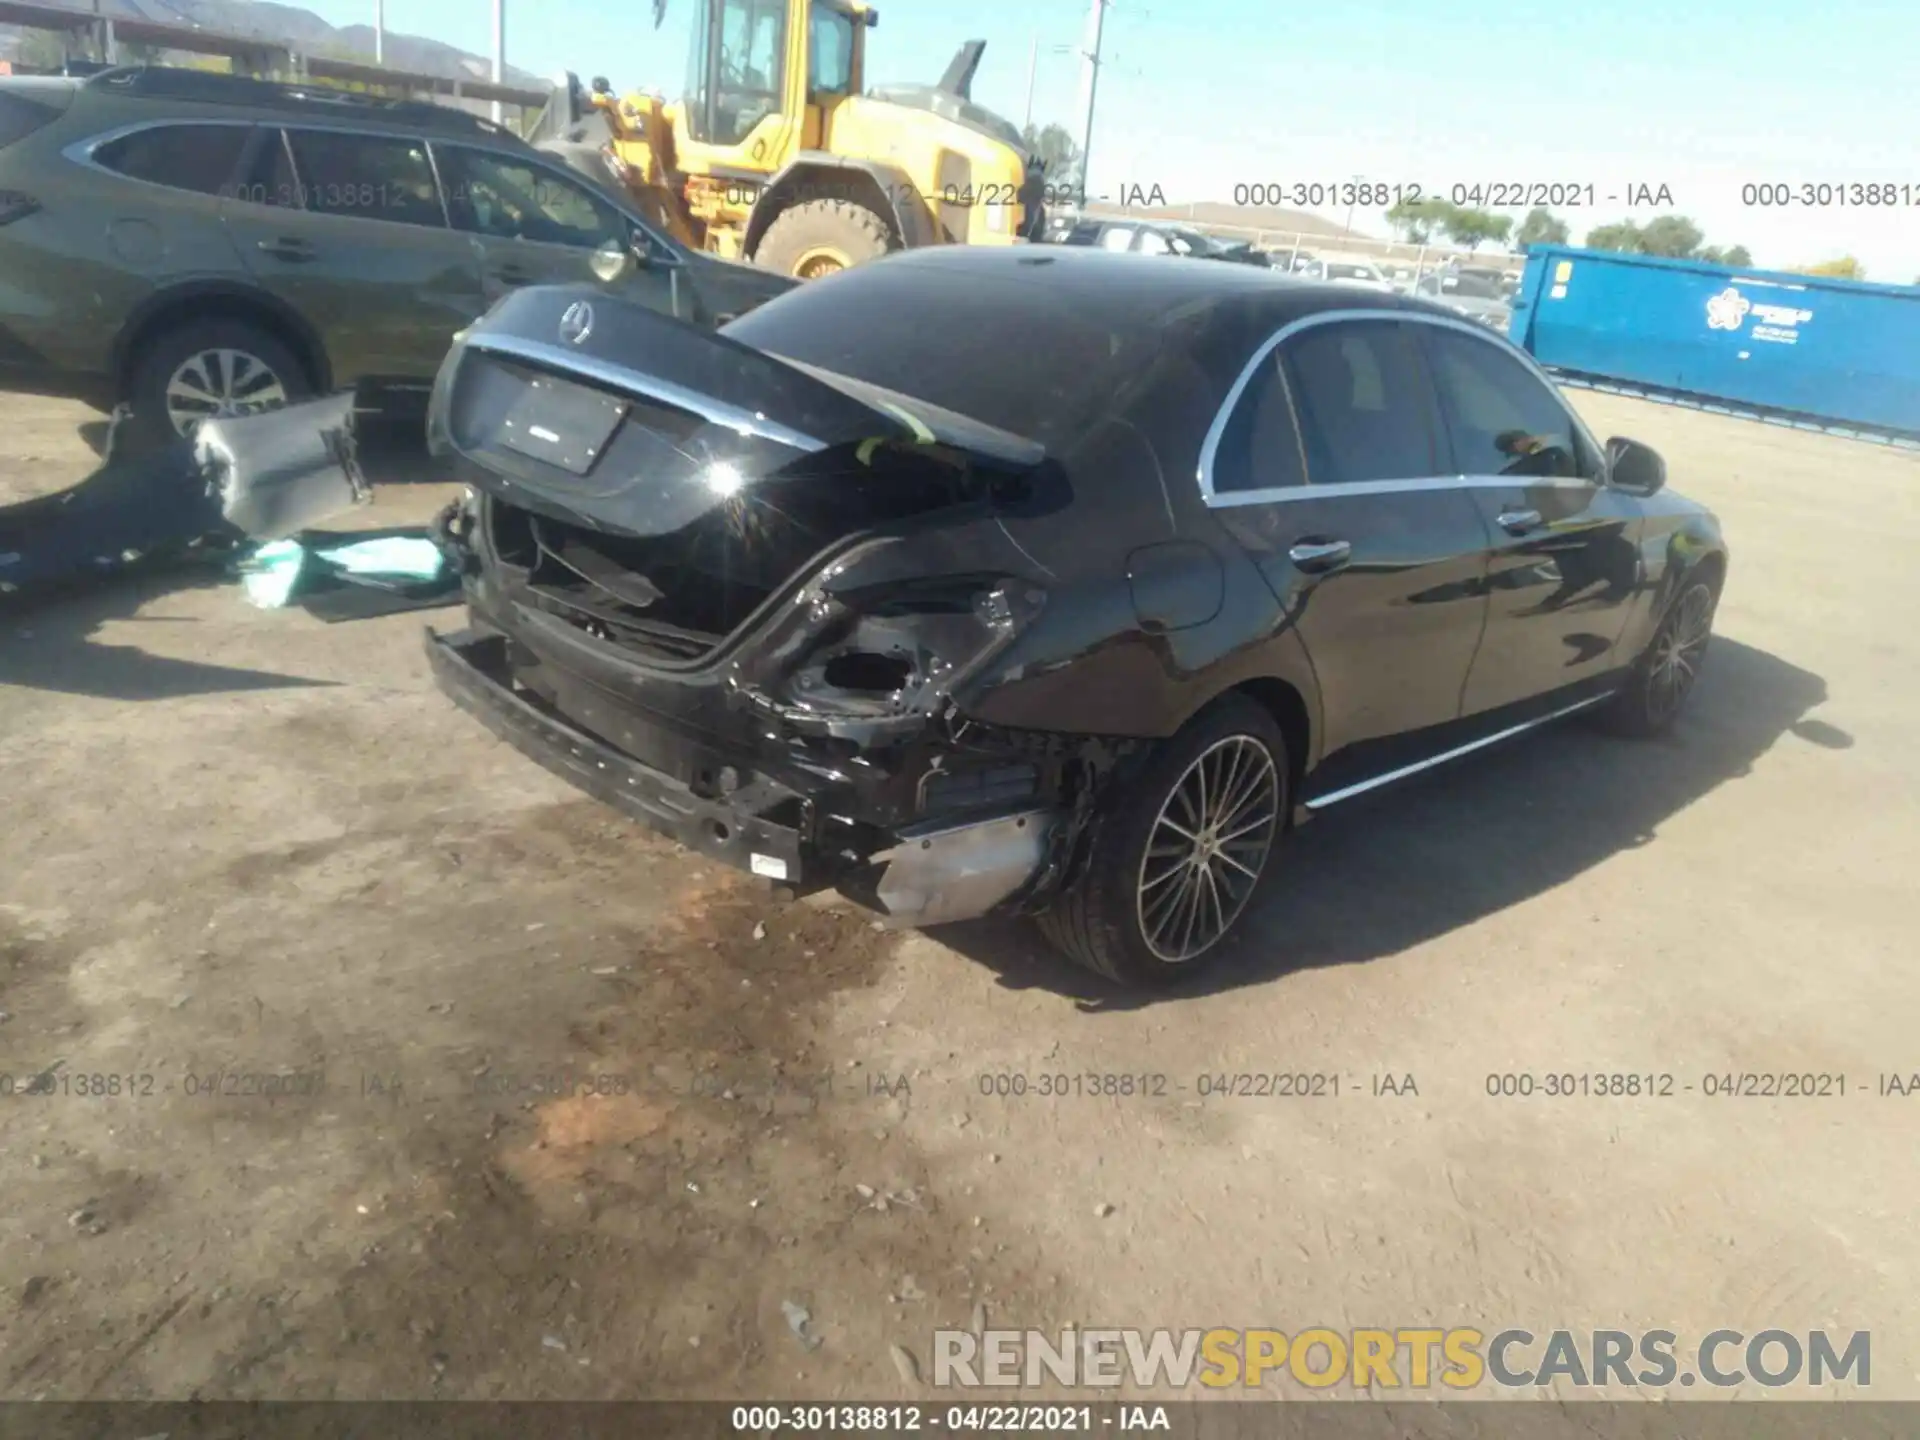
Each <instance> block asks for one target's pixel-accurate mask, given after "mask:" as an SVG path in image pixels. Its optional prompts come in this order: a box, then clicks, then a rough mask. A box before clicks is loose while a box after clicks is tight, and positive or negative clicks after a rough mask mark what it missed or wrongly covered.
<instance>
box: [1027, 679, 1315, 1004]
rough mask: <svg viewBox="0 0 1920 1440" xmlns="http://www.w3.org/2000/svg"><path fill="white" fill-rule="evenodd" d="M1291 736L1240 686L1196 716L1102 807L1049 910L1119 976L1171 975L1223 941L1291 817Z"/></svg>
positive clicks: (1194, 966) (1077, 953)
mask: <svg viewBox="0 0 1920 1440" xmlns="http://www.w3.org/2000/svg"><path fill="white" fill-rule="evenodd" d="M1288 789H1289V786H1288V769H1287V746H1286V740H1285V738H1284V737H1283V736H1282V735H1281V733H1280V727H1279V725H1278V724H1276V723H1275V722H1274V719H1273V717H1272V716H1271V715H1269V714H1268V713H1267V711H1266V710H1265V709H1263V708H1262V707H1261V706H1259V705H1257V704H1255V703H1254V702H1253V701H1251V700H1248V699H1246V698H1244V697H1241V696H1232V697H1229V698H1227V699H1225V700H1222V701H1220V702H1219V703H1217V704H1215V705H1213V706H1211V707H1210V708H1208V709H1207V710H1205V711H1203V712H1202V713H1201V714H1200V715H1198V716H1196V717H1195V718H1194V719H1193V720H1192V721H1190V722H1189V723H1188V724H1187V726H1186V728H1185V729H1183V730H1181V731H1180V732H1179V734H1177V735H1175V736H1174V737H1173V738H1172V739H1171V740H1169V741H1168V742H1167V743H1166V744H1165V745H1163V746H1162V747H1161V748H1160V749H1159V750H1158V751H1157V752H1156V753H1155V754H1154V755H1153V756H1152V758H1151V759H1150V760H1149V761H1148V763H1147V765H1146V766H1145V768H1144V769H1143V770H1142V771H1141V773H1140V774H1138V775H1137V776H1134V777H1132V778H1130V779H1129V780H1127V781H1126V782H1125V783H1124V784H1121V783H1116V784H1114V785H1113V786H1112V788H1111V791H1110V796H1111V798H1110V801H1109V804H1108V808H1107V809H1106V811H1105V813H1103V814H1099V815H1096V817H1095V818H1094V821H1093V828H1092V833H1091V835H1090V836H1089V837H1088V842H1087V843H1088V849H1087V854H1086V857H1085V858H1086V864H1085V867H1084V868H1083V869H1082V871H1081V874H1080V878H1079V879H1078V880H1077V881H1076V882H1075V883H1074V885H1073V887H1072V888H1071V889H1069V890H1068V891H1067V892H1066V893H1065V894H1064V895H1062V896H1061V897H1060V898H1059V899H1058V900H1057V901H1056V902H1055V903H1054V905H1053V908H1052V909H1050V910H1048V911H1047V912H1046V913H1045V914H1043V915H1042V916H1041V917H1040V927H1041V931H1042V933H1044V934H1045V935H1046V937H1047V939H1048V940H1050V941H1051V942H1052V943H1053V945H1054V946H1055V947H1056V948H1057V949H1059V950H1061V951H1064V952H1065V953H1066V954H1067V955H1069V956H1070V957H1072V958H1073V959H1074V960H1076V961H1078V962H1079V963H1080V964H1082V965H1085V966H1086V967H1088V968H1089V969H1091V970H1094V971H1097V972H1099V973H1100V974H1102V975H1105V976H1107V977H1108V978H1109V979H1112V980H1118V981H1122V982H1123V983H1127V984H1133V985H1155V986H1158V985H1169V984H1172V983H1174V982H1176V981H1178V980H1180V979H1182V978H1184V977H1185V976H1188V975H1192V974H1194V973H1195V972H1196V971H1198V970H1199V969H1200V968H1201V966H1202V964H1203V963H1204V962H1207V961H1211V960H1212V959H1213V958H1214V957H1215V956H1216V955H1217V954H1218V952H1219V951H1220V950H1221V949H1222V948H1223V946H1222V942H1223V941H1225V940H1226V938H1227V937H1228V935H1229V934H1231V933H1232V931H1233V929H1234V927H1235V925H1236V924H1238V923H1239V920H1240V918H1241V916H1242V915H1243V914H1244V913H1245V911H1246V908H1247V903H1248V901H1249V900H1251V899H1252V898H1253V893H1254V890H1255V889H1256V888H1257V887H1258V885H1259V883H1260V879H1261V877H1262V876H1263V875H1264V874H1265V873H1266V868H1267V861H1268V858H1269V857H1270V856H1271V855H1272V853H1273V847H1274V845H1275V843H1276V842H1277V841H1278V839H1279V837H1280V832H1281V831H1282V830H1283V829H1284V828H1285V826H1286V818H1287V805H1288V801H1289V795H1288Z"/></svg>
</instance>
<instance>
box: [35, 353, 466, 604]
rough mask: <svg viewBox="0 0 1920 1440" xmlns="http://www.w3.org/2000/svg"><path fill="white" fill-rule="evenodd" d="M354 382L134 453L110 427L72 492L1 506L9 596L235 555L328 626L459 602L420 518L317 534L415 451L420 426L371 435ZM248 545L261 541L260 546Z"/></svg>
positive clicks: (254, 580)
mask: <svg viewBox="0 0 1920 1440" xmlns="http://www.w3.org/2000/svg"><path fill="white" fill-rule="evenodd" d="M361 419H362V411H361V410H360V409H359V407H358V405H357V403H356V400H355V397H354V394H353V392H351V391H348V392H343V393H342V394H339V395H333V396H328V397H326V398H324V399H321V400H315V401H308V402H305V403H303V404H299V405H291V406H288V407H286V408H285V409H282V410H278V411H270V412H266V413H263V414H259V415H249V416H239V417H234V418H230V419H221V420H214V421H208V422H206V423H205V424H203V425H202V426H201V427H200V429H199V431H198V432H196V435H195V437H194V439H193V440H192V441H186V440H182V441H180V442H179V443H177V444H175V445H170V446H166V447H164V448H162V449H159V450H156V451H151V452H147V453H144V454H138V455H127V454H124V453H121V452H120V450H119V447H117V445H116V443H115V442H116V439H117V437H118V435H119V433H120V426H119V425H118V424H115V425H113V426H112V427H111V428H110V429H109V431H108V435H107V441H106V444H105V446H104V447H103V448H104V451H105V453H104V455H103V458H102V461H101V465H100V468H99V469H98V470H96V471H95V472H94V473H93V474H91V475H89V476H87V477H86V478H85V479H83V480H81V481H80V482H78V483H77V484H75V485H73V486H71V487H70V488H68V489H66V490H63V491H60V492H59V493H57V494H54V495H47V496H41V497H38V498H36V499H33V500H28V501H25V502H23V503H21V504H18V505H12V506H7V507H4V508H0V594H13V595H32V594H39V593H44V592H46V591H48V590H52V589H60V588H68V587H71V586H73V585H75V584H80V583H85V582H87V581H89V580H93V579H97V578H99V577H101V576H104V575H108V574H114V573H118V572H120V571H123V570H125V569H127V568H128V567H129V566H132V565H135V564H141V565H144V566H147V567H157V566H164V565H177V564H180V563H183V562H195V561H198V562H205V561H208V560H215V561H220V562H229V561H232V560H234V559H235V557H236V556H237V557H238V565H237V568H238V572H239V575H240V579H241V582H242V585H243V587H244V590H245V593H246V595H247V598H248V599H249V600H251V601H252V602H253V603H254V604H256V605H260V606H263V607H266V608H281V607H285V606H289V605H299V606H300V607H301V608H304V609H306V610H307V611H309V612H310V613H312V614H315V615H317V616H318V617H319V618H321V619H324V620H329V621H334V620H349V619H361V618H366V617H370V616H374V615H383V614H391V613H394V612H396V611H401V610H412V609H423V608H427V607H431V606H438V605H446V604H452V603H454V602H455V601H456V600H457V599H458V598H459V589H460V586H459V575H458V572H457V570H456V569H455V568H454V566H453V565H452V564H451V563H450V562H449V560H448V558H447V557H446V555H445V554H444V553H443V552H442V551H441V549H440V547H439V546H438V545H437V544H436V543H435V541H434V540H433V538H432V536H431V534H430V532H429V531H428V530H426V529H424V528H422V527H417V526H415V527H406V528H396V529H389V530H376V531H360V532H331V531H317V530H313V529H311V528H310V527H311V526H312V525H314V524H315V523H316V522H318V521H321V520H325V519H327V518H329V517H331V516H334V515H338V514H339V513H340V512H342V511H344V510H348V509H351V508H354V507H356V506H360V505H364V504H366V503H367V502H368V501H369V500H370V499H371V498H372V489H371V486H370V484H369V483H368V479H367V474H366V471H365V469H364V468H363V467H362V451H363V447H364V446H365V444H366V442H367V440H368V439H369V438H371V440H372V445H373V447H374V450H375V452H376V458H379V459H383V460H389V461H391V460H393V459H395V458H396V456H395V455H390V454H387V453H385V452H389V451H393V452H397V453H404V452H407V451H410V450H417V451H419V453H420V455H422V456H424V453H425V452H424V447H423V445H422V444H421V437H420V435H419V432H417V431H410V430H408V429H407V428H406V427H404V426H401V427H389V426H381V427H379V428H377V429H376V430H374V432H373V435H372V436H371V437H369V436H367V435H363V434H362V433H361ZM252 542H264V543H260V544H254V543H252Z"/></svg>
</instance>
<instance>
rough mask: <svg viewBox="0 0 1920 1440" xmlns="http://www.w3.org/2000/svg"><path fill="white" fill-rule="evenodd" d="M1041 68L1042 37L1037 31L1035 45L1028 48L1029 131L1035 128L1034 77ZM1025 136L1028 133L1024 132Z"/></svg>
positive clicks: (1034, 38)
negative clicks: (1035, 72)
mask: <svg viewBox="0 0 1920 1440" xmlns="http://www.w3.org/2000/svg"><path fill="white" fill-rule="evenodd" d="M1039 66H1040V35H1039V33H1038V32H1037V31H1036V32H1035V34H1034V37H1033V44H1031V45H1029V46H1028V47H1027V130H1031V129H1032V128H1033V76H1034V71H1035V70H1037V69H1038V68H1039ZM1021 133H1022V134H1025V133H1026V131H1022V132H1021Z"/></svg>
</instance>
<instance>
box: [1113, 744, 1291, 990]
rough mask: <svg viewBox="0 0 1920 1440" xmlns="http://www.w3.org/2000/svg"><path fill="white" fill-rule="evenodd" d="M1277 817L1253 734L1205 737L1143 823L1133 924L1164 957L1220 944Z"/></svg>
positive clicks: (1253, 879)
mask: <svg viewBox="0 0 1920 1440" xmlns="http://www.w3.org/2000/svg"><path fill="white" fill-rule="evenodd" d="M1279 824H1280V774H1279V771H1278V770H1277V769H1276V767H1275V766H1274V762H1273V755H1272V753H1271V752H1270V751H1268V749H1267V747H1266V746H1265V745H1263V744H1261V743H1260V742H1259V741H1258V740H1256V739H1254V738H1253V737H1252V736H1250V735H1230V736H1228V737H1227V738H1226V739H1224V740H1219V741H1216V742H1215V743H1214V744H1212V745H1210V746H1208V747H1207V748H1206V749H1205V750H1204V751H1202V752H1201V753H1200V755H1199V756H1198V757H1197V758H1196V759H1195V760H1194V762H1193V763H1192V764H1191V765H1189V766H1188V767H1187V768H1186V770H1185V772H1184V773H1182V775H1181V776H1180V779H1179V782H1178V783H1177V784H1175V785H1174V787H1173V789H1172V791H1171V792H1170V793H1169V794H1168V796H1167V798H1166V801H1165V802H1164V803H1163V804H1162V805H1161V806H1160V813H1159V814H1158V815H1156V816H1155V817H1154V822H1153V827H1152V828H1151V829H1150V830H1149V831H1148V832H1147V852H1146V854H1145V856H1144V857H1142V859H1141V862H1140V877H1139V882H1138V886H1137V889H1136V896H1137V901H1136V903H1137V904H1138V907H1139V918H1140V933H1141V934H1142V935H1143V936H1144V937H1145V939H1146V942H1147V948H1148V949H1149V950H1151V951H1152V952H1153V953H1154V955H1155V956H1156V957H1157V958H1159V959H1161V960H1164V961H1166V962H1167V963H1169V964H1183V963H1185V962H1187V961H1190V960H1197V959H1198V958H1199V957H1200V956H1201V955H1204V954H1205V953H1206V952H1207V951H1208V950H1211V949H1212V948H1213V947H1214V946H1215V945H1217V944H1218V943H1219V942H1220V940H1221V937H1223V936H1224V935H1225V934H1226V933H1227V931H1228V930H1229V929H1231V928H1232V927H1233V923H1234V921H1236V920H1238V919H1239V918H1240V912H1241V911H1242V910H1244V909H1245V908H1246V904H1247V901H1248V900H1249V899H1250V898H1251V897H1252V895H1253V890H1254V886H1255V885H1256V884H1257V883H1258V881H1259V879H1260V872H1261V870H1262V869H1263V868H1264V867H1265V865H1266V861H1267V854H1268V852H1269V851H1271V850H1272V848H1273V839H1274V835H1275V833H1276V832H1277V831H1278V829H1279Z"/></svg>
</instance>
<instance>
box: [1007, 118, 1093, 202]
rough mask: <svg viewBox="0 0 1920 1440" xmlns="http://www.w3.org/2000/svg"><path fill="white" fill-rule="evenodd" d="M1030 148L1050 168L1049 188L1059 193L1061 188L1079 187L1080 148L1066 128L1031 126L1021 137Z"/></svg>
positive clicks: (1059, 126) (1048, 171)
mask: <svg viewBox="0 0 1920 1440" xmlns="http://www.w3.org/2000/svg"><path fill="white" fill-rule="evenodd" d="M1021 138H1022V139H1024V140H1025V141H1026V142H1027V149H1028V151H1029V152H1031V153H1032V154H1035V155H1038V156H1039V157H1040V161H1041V163H1042V164H1043V165H1045V166H1046V167H1047V188H1048V189H1050V190H1052V191H1053V192H1054V193H1055V194H1058V193H1059V192H1060V190H1061V189H1063V188H1064V189H1068V190H1074V191H1077V190H1078V189H1079V188H1080V146H1079V145H1078V144H1077V143H1076V142H1075V140H1074V138H1073V136H1072V135H1070V134H1069V133H1068V132H1067V127H1066V126H1064V125H1045V126H1036V125H1028V126H1027V128H1026V131H1025V133H1024V134H1023V135H1022V137H1021Z"/></svg>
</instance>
